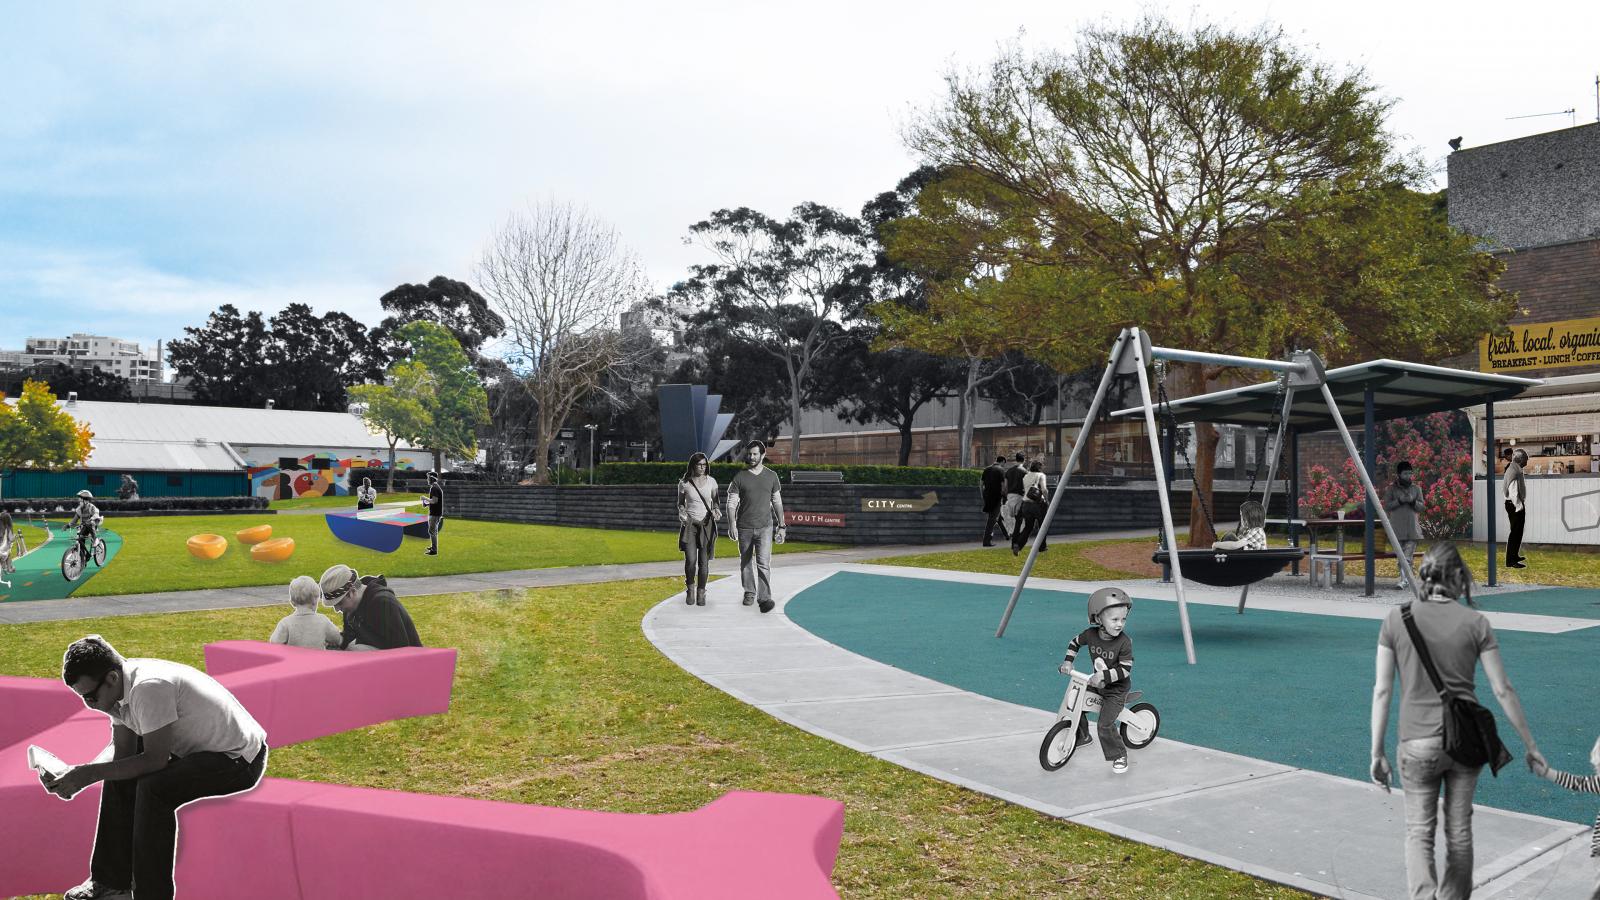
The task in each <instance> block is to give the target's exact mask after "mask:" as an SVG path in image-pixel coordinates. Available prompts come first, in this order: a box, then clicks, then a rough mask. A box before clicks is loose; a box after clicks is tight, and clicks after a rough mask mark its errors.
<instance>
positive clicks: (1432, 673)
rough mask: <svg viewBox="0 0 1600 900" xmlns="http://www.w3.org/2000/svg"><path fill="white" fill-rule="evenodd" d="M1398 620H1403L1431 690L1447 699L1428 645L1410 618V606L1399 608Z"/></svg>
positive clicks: (1414, 621) (1447, 696) (1447, 695)
mask: <svg viewBox="0 0 1600 900" xmlns="http://www.w3.org/2000/svg"><path fill="white" fill-rule="evenodd" d="M1400 618H1402V619H1404V620H1405V623H1406V631H1407V632H1409V633H1410V635H1411V646H1412V647H1414V648H1415V649H1416V651H1417V658H1418V659H1420V660H1422V667H1423V668H1424V669H1427V670H1428V678H1429V679H1430V680H1431V681H1432V682H1433V689H1434V690H1436V691H1438V692H1439V697H1440V699H1446V700H1447V699H1449V697H1450V695H1449V694H1446V693H1445V690H1444V682H1443V681H1440V680H1439V670H1438V669H1435V668H1434V667H1433V656H1432V655H1430V654H1429V653H1428V643H1427V642H1426V641H1424V640H1423V639H1422V632H1421V630H1419V629H1418V628H1417V623H1416V620H1414V619H1412V618H1411V604H1409V603H1407V604H1405V605H1404V606H1402V607H1400Z"/></svg>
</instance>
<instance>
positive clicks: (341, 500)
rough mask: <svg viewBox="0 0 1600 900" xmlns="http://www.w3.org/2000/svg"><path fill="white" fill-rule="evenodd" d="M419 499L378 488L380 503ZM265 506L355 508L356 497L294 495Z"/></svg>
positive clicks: (414, 495) (420, 496)
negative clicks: (386, 492)
mask: <svg viewBox="0 0 1600 900" xmlns="http://www.w3.org/2000/svg"><path fill="white" fill-rule="evenodd" d="M373 487H377V485H373ZM421 499H422V495H421V494H404V493H396V494H385V493H384V492H383V491H382V490H379V491H378V500H377V502H378V503H380V504H383V503H413V502H415V501H417V500H421ZM267 507H268V508H269V509H324V508H338V507H344V508H347V509H355V508H356V498H355V496H354V495H353V494H352V495H344V496H333V497H296V498H295V499H293V500H274V501H272V502H271V503H268V504H267Z"/></svg>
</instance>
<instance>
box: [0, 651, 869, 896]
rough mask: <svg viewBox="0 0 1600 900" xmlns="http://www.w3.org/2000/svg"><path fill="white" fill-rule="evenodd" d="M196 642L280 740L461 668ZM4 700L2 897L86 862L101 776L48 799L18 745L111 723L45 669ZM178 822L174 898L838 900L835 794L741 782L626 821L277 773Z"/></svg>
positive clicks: (91, 736)
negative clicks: (698, 800) (763, 789)
mask: <svg viewBox="0 0 1600 900" xmlns="http://www.w3.org/2000/svg"><path fill="white" fill-rule="evenodd" d="M205 654H206V666H207V669H208V670H209V671H210V672H211V673H212V674H213V675H214V676H216V677H217V679H218V680H219V681H221V682H222V683H223V684H224V685H226V686H227V687H228V688H229V690H231V691H233V692H234V694H235V696H237V697H239V700H240V702H242V703H243V704H244V705H245V707H246V708H247V709H249V710H250V712H251V715H253V716H255V717H256V719H257V720H258V721H259V722H261V724H262V726H263V727H264V728H266V729H267V735H268V740H269V742H270V743H271V744H272V746H274V747H278V746H283V745H285V744H291V743H296V742H298V741H303V740H310V739H312V738H316V737H322V736H324V735H329V734H334V733H337V732H340V731H344V730H348V729H350V728H360V727H365V726H367V725H372V724H376V723H378V722H382V721H387V720H388V719H392V718H400V717H405V716H417V715H429V714H432V713H442V712H445V711H446V710H447V709H448V707H449V702H450V684H451V680H452V678H453V676H454V670H455V651H454V650H451V649H448V648H444V649H441V648H424V647H413V648H405V649H400V650H384V651H380V652H376V653H339V652H334V651H328V650H306V649H302V648H298V647H286V646H282V645H276V644H265V643H258V642H254V641H223V642H219V643H216V644H210V645H207V647H206V648H205ZM12 709H15V710H17V716H16V717H15V718H14V719H13V718H12V717H11V716H10V715H7V716H0V727H3V735H4V740H3V741H0V810H4V815H0V848H3V852H0V896H11V895H14V894H30V893H44V892H50V891H60V890H63V889H65V888H66V887H68V886H70V885H73V884H76V883H77V882H79V881H81V880H82V879H83V877H84V873H85V871H86V870H87V867H88V860H89V853H90V850H91V849H92V845H93V841H94V823H95V816H96V810H97V808H98V806H99V795H100V787H99V786H98V785H96V786H94V787H91V788H88V789H87V790H85V791H84V792H83V793H82V794H80V795H78V797H76V798H75V799H73V800H72V801H71V802H63V801H61V800H59V799H57V798H55V797H53V796H51V795H50V794H47V793H46V792H45V791H44V789H43V788H42V787H40V786H39V782H38V778H37V776H36V775H35V774H34V773H33V772H32V771H30V770H29V769H28V768H27V760H26V748H27V745H28V744H29V743H37V744H39V745H40V746H43V747H45V748H46V749H49V750H51V751H52V752H54V753H56V754H57V755H58V756H60V757H62V758H63V759H65V760H67V761H68V762H73V763H76V762H84V761H87V760H88V759H90V758H91V757H92V756H93V755H94V754H95V753H97V752H99V750H100V749H101V748H102V747H104V746H105V744H106V742H107V740H108V739H109V736H110V729H109V727H108V725H107V723H106V719H105V717H104V716H101V715H99V714H98V713H94V712H91V711H89V710H86V709H84V708H83V706H82V704H81V703H79V702H78V701H76V700H74V699H73V698H72V696H71V692H70V691H69V690H68V689H67V688H66V687H65V686H63V685H62V684H61V683H60V682H59V681H56V680H52V679H31V678H4V679H0V710H5V711H6V712H7V713H10V711H11V710H12ZM28 729H37V730H34V731H33V732H32V733H24V732H25V731H26V730H28ZM178 816H179V824H180V828H181V838H180V840H179V849H178V861H177V879H178V881H177V883H178V896H179V897H180V898H204V897H230V898H238V900H257V898H259V900H336V898H337V900H346V898H369V897H370V898H380V897H381V898H384V900H391V898H412V897H415V898H424V897H427V898H432V897H460V898H475V897H502V896H517V897H523V896H526V897H562V898H574V900H589V898H594V900H602V898H603V900H734V898H739V900H743V898H749V897H763V898H773V900H799V898H814V897H836V896H837V893H836V892H835V891H834V889H833V886H832V884H831V883H830V881H829V876H830V874H831V872H832V870H833V865H834V861H835V857H836V856H837V854H838V849H839V841H840V839H841V837H842V834H843V829H844V806H843V805H842V804H840V803H838V802H837V801H834V800H829V799H826V798H823V797H809V796H799V795H791V794H761V793H749V792H733V793H729V794H725V795H724V796H722V797H720V798H718V799H717V800H715V801H713V802H711V803H709V804H707V805H706V806H704V807H702V808H701V809H698V810H693V811H691V812H685V813H671V814H661V815H637V814H625V813H604V812H593V811H588V810H572V809H558V808H553V807H543V806H527V805H523V804H517V803H500V802H494V801H487V800H472V799H468V798H464V797H442V796H432V795H424V794H408V793H401V792H395V791H380V790H373V789H370V788H356V787H348V786H344V785H330V784H321V783H316V782H305V781H289V780H283V779H276V778H268V779H263V781H262V783H261V784H260V786H258V787H257V788H256V789H255V790H253V791H250V792H249V793H246V794H242V795H239V796H235V797H227V798H220V799H213V800H203V801H201V802H198V803H195V804H192V805H190V806H187V807H185V808H184V809H182V810H181V811H180V812H179V814H178Z"/></svg>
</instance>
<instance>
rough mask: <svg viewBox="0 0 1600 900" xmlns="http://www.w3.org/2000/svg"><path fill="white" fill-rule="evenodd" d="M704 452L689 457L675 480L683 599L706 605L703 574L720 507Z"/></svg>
mask: <svg viewBox="0 0 1600 900" xmlns="http://www.w3.org/2000/svg"><path fill="white" fill-rule="evenodd" d="M710 467H711V466H710V463H708V462H707V461H706V455H705V454H704V453H696V454H695V455H693V456H691V457H689V466H688V468H687V469H685V470H684V473H683V478H681V479H679V481H678V523H679V526H680V527H679V529H678V549H679V550H682V551H683V588H684V595H683V602H684V603H687V604H689V605H690V606H705V605H706V575H708V574H709V570H710V568H711V558H712V557H713V556H715V555H716V550H717V522H718V521H719V520H720V519H721V518H722V510H721V509H719V508H718V507H717V480H716V479H715V478H712V477H711V476H710V475H708V474H706V472H707V470H708V469H710Z"/></svg>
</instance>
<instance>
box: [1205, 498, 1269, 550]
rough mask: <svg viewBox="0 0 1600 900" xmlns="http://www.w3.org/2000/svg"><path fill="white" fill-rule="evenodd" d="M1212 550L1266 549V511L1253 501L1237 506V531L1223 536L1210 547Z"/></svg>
mask: <svg viewBox="0 0 1600 900" xmlns="http://www.w3.org/2000/svg"><path fill="white" fill-rule="evenodd" d="M1211 549H1213V550H1265V549H1267V511H1266V509H1265V508H1264V507H1262V505H1261V504H1260V503H1258V502H1257V501H1255V500H1246V501H1245V502H1243V503H1241V504H1239V530H1238V531H1237V532H1230V533H1228V534H1224V535H1223V536H1222V537H1221V539H1219V540H1217V541H1216V542H1214V543H1213V544H1212V545H1211Z"/></svg>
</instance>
